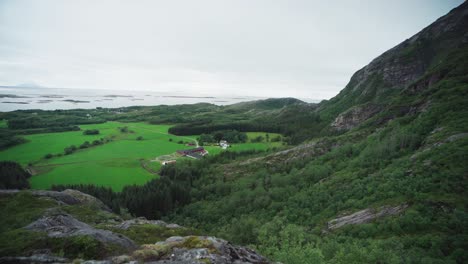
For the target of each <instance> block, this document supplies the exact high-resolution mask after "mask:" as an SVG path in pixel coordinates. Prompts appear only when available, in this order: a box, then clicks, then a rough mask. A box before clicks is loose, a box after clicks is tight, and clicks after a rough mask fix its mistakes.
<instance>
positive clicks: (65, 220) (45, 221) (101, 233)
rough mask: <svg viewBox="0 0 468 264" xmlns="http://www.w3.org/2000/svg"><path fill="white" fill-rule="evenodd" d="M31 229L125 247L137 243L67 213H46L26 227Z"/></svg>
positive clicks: (57, 235) (134, 246) (128, 247)
mask: <svg viewBox="0 0 468 264" xmlns="http://www.w3.org/2000/svg"><path fill="white" fill-rule="evenodd" d="M25 228H26V229H29V230H34V231H40V232H46V233H47V235H48V236H49V237H69V236H82V235H84V236H91V237H93V238H95V239H96V240H98V241H100V242H102V243H111V244H116V245H119V246H121V247H123V248H125V249H135V248H136V245H135V243H134V242H133V241H132V240H130V239H129V238H127V237H125V236H123V235H120V234H115V233H113V232H111V231H107V230H101V229H96V228H94V227H91V226H89V225H88V224H86V223H83V222H80V221H78V220H77V219H75V218H74V217H73V216H71V215H69V214H65V213H56V214H54V215H44V216H42V217H41V218H40V219H38V220H36V221H35V222H33V223H31V224H29V225H28V226H26V227H25Z"/></svg>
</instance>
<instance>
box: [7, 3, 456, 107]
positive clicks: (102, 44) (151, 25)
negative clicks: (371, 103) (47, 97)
mask: <svg viewBox="0 0 468 264" xmlns="http://www.w3.org/2000/svg"><path fill="white" fill-rule="evenodd" d="M461 2H462V1H461V0H459V1H438V0H430V1H425V0H417V1H411V2H410V3H408V1H403V0H399V1H391V2H389V1H385V2H381V1H371V0H367V1H342V2H341V3H333V4H332V3H328V2H324V1H305V0H304V1H282V0H280V1H266V0H259V1H248V0H238V1H215V0H200V1H177V0H176V1H104V0H99V1H94V0H83V1H58V0H57V1H54V0H43V1H32V0H31V1H21V0H20V1H2V2H0V43H1V44H0V84H3V85H15V84H18V83H24V82H36V83H38V84H40V85H43V86H49V87H70V88H96V89H115V90H118V89H148V90H155V91H171V90H178V91H185V92H188V93H203V94H239V93H242V94H243V95H251V96H297V97H303V98H330V97H332V96H334V95H336V94H337V93H338V92H339V90H341V89H342V88H343V87H344V86H345V85H346V83H347V82H348V80H349V78H350V77H351V75H352V74H353V73H354V72H355V71H356V70H358V69H359V68H361V67H363V66H364V65H365V64H367V63H368V62H369V61H370V60H371V59H373V58H375V57H376V56H378V55H379V54H381V53H382V52H384V51H385V50H387V49H389V48H391V47H392V46H394V45H396V44H398V43H399V42H400V41H402V40H404V39H406V38H408V37H410V36H411V35H413V34H414V33H416V32H417V31H419V30H420V29H422V28H423V27H424V26H426V25H428V24H429V23H431V22H432V21H434V20H435V19H436V18H437V17H439V16H441V15H443V14H445V13H446V12H447V11H449V10H450V9H451V8H453V7H455V6H456V5H457V4H460V3H461Z"/></svg>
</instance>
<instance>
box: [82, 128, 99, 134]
mask: <svg viewBox="0 0 468 264" xmlns="http://www.w3.org/2000/svg"><path fill="white" fill-rule="evenodd" d="M83 135H99V130H97V129H86V130H85V131H83Z"/></svg>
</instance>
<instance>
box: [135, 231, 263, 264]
mask: <svg viewBox="0 0 468 264" xmlns="http://www.w3.org/2000/svg"><path fill="white" fill-rule="evenodd" d="M134 257H135V258H137V259H140V260H143V261H153V262H151V263H171V264H176V263H219V264H227V263H270V262H268V260H267V259H265V258H264V257H263V256H261V255H259V254H257V253H256V252H255V251H253V250H251V249H248V248H246V247H241V246H236V245H232V244H231V243H229V242H228V241H226V240H223V239H219V238H216V237H210V236H187V237H170V238H168V239H166V240H165V241H161V242H157V243H156V244H153V245H143V246H142V249H141V250H137V251H135V252H134ZM142 258H143V259H142Z"/></svg>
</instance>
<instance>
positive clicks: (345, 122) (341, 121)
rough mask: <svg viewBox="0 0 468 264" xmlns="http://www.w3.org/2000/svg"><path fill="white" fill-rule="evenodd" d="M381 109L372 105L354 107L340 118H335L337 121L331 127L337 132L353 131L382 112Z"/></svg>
mask: <svg viewBox="0 0 468 264" xmlns="http://www.w3.org/2000/svg"><path fill="white" fill-rule="evenodd" d="M380 109H381V108H380V107H379V106H377V105H372V104H366V105H361V106H356V107H353V108H351V109H349V110H348V111H346V112H344V113H341V114H340V115H338V117H337V118H335V121H333V123H332V124H331V127H333V128H335V129H336V130H349V129H352V128H354V127H356V126H358V125H360V124H361V123H362V122H364V121H366V120H367V119H369V118H371V117H372V116H374V115H375V114H376V113H378V112H379V111H380Z"/></svg>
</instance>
